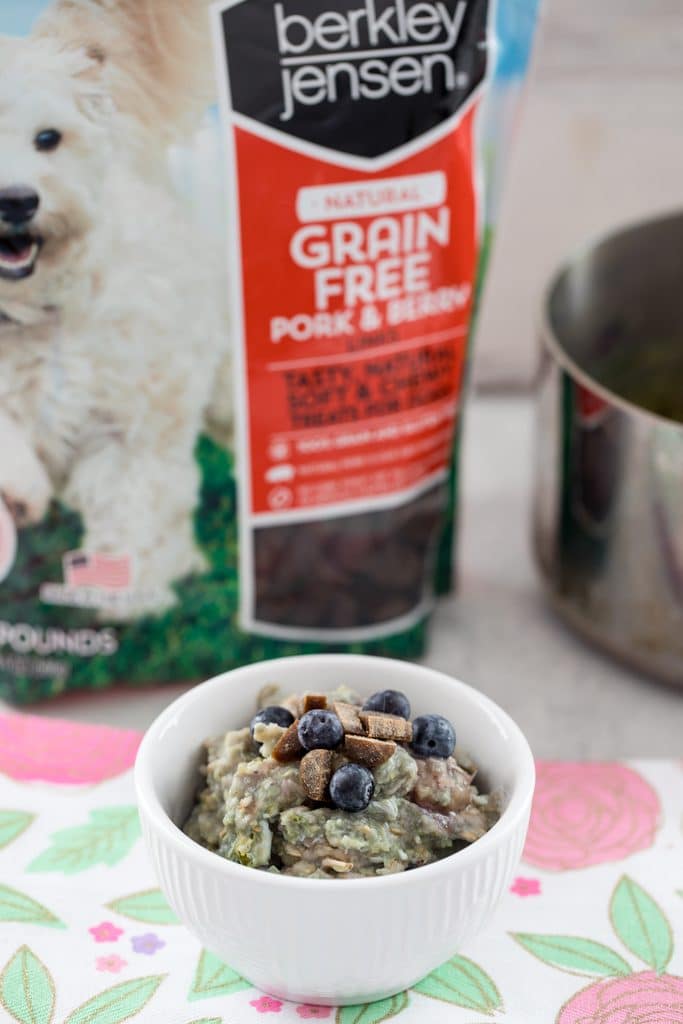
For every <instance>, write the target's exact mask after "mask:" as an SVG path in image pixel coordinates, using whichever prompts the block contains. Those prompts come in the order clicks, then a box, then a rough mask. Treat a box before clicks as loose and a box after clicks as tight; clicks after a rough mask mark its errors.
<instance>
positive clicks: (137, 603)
mask: <svg viewBox="0 0 683 1024" xmlns="http://www.w3.org/2000/svg"><path fill="white" fill-rule="evenodd" d="M205 7H206V2H205V0H57V2H56V3H55V4H54V5H53V6H52V7H51V8H49V10H48V11H47V13H46V14H45V15H44V17H43V19H42V20H41V21H40V22H39V23H38V26H37V27H36V29H35V30H34V32H33V34H32V35H31V36H30V37H29V38H28V39H26V40H16V39H9V38H4V37H3V38H0V154H1V159H0V492H1V493H2V495H3V497H4V499H5V501H6V503H7V505H8V507H9V508H10V509H11V510H12V511H13V514H14V516H15V518H16V519H17V521H18V523H19V525H26V524H31V523H37V522H39V521H40V520H41V518H42V517H43V515H44V514H45V512H46V509H47V507H48V504H49V502H50V500H51V499H52V498H53V497H58V498H59V499H60V500H61V501H62V502H64V503H65V504H66V505H67V506H69V507H70V508H72V509H74V510H76V511H77V512H79V513H80V516H81V518H82V521H83V529H84V536H83V540H82V544H81V546H82V548H83V549H84V550H85V551H87V552H96V553H101V554H107V553H110V554H116V555H125V556H128V557H129V558H130V561H131V565H132V567H133V572H134V593H133V596H132V600H131V601H130V602H129V604H128V606H127V607H126V610H125V612H122V613H120V614H121V615H122V617H135V616H137V615H140V614H144V613H146V612H160V611H162V610H163V609H164V608H166V607H169V606H170V605H171V604H172V603H173V601H174V593H173V590H172V586H171V585H172V583H173V582H174V581H176V580H178V579H181V578H182V577H183V576H185V575H187V574H189V573H192V572H200V571H202V570H203V569H204V568H205V565H204V559H203V556H202V554H201V553H200V551H199V549H198V547H197V545H196V542H195V537H194V528H193V513H194V511H195V508H196V505H197V501H198V490H199V470H198V467H197V464H196V461H195V457H194V450H195V446H196V442H197V438H198V436H199V433H200V431H201V429H202V426H203V423H204V421H205V418H206V417H207V416H208V415H210V414H214V415H217V416H219V418H222V420H223V421H225V419H226V417H227V416H228V415H229V411H228V410H226V409H223V408H221V409H219V408H218V403H216V402H213V401H212V399H213V396H214V394H216V393H217V386H216V385H217V381H219V380H220V381H221V382H222V384H221V391H223V394H222V395H221V396H220V397H221V398H222V399H224V400H225V399H227V398H228V396H227V389H226V387H225V380H226V375H227V371H226V366H227V330H226V324H225V320H224V318H223V314H222V311H221V309H220V308H219V307H220V306H221V294H220V293H221V288H220V271H221V267H219V266H217V265H216V260H215V259H214V256H213V253H212V252H211V251H210V247H209V246H208V245H207V244H206V243H205V242H204V241H203V239H202V237H200V232H199V230H198V228H197V226H196V225H195V224H194V223H193V221H192V219H191V217H190V215H189V212H188V210H187V208H186V206H185V205H184V204H183V202H182V201H181V200H180V199H179V198H178V197H177V196H176V193H175V192H174V189H173V187H172V186H171V183H170V179H169V176H168V171H167V166H168V161H167V153H168V146H169V145H170V144H171V143H172V142H174V141H176V140H178V139H182V138H183V134H184V132H185V131H186V130H188V128H189V127H191V126H192V124H193V123H194V124H196V119H197V117H198V116H199V114H200V112H201V111H202V109H204V108H205V107H206V106H207V104H208V102H210V98H211V92H212V87H211V83H210V77H209V81H203V80H202V79H203V76H204V74H205V72H206V71H207V69H209V75H210V65H211V59H210V49H209V41H208V38H206V37H205V36H208V18H207V14H206V11H205V9H204V8H205ZM216 282H218V286H217V285H216ZM136 594H137V595H138V597H137V598H136Z"/></svg>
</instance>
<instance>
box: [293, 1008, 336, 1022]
mask: <svg viewBox="0 0 683 1024" xmlns="http://www.w3.org/2000/svg"><path fill="white" fill-rule="evenodd" d="M296 1012H297V1013H298V1014H299V1016H300V1017H303V1019H304V1020H327V1018H328V1017H329V1016H330V1014H331V1013H332V1007H331V1006H309V1005H308V1004H306V1005H305V1006H297V1008H296Z"/></svg>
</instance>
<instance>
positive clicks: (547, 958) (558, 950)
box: [512, 932, 631, 978]
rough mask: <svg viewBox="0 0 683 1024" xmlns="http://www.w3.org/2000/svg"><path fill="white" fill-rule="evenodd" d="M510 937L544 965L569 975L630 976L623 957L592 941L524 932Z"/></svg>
mask: <svg viewBox="0 0 683 1024" xmlns="http://www.w3.org/2000/svg"><path fill="white" fill-rule="evenodd" d="M512 937H513V939H516V941H517V942H519V944H520V946H523V947H524V949H526V950H527V952H529V953H531V954H532V956H535V957H537V958H538V959H539V960H542V961H543V963H544V964H549V965H550V966H551V967H559V968H560V970H562V971H566V972H567V973H568V974H579V975H582V976H585V975H587V976H588V977H590V978H603V977H614V976H615V975H625V974H631V968H630V967H629V965H628V964H627V963H626V961H625V960H624V958H623V957H621V956H619V954H618V953H615V951H614V950H613V949H610V948H609V947H608V946H603V945H602V943H600V942H593V941H592V939H581V938H577V937H575V936H573V935H529V934H526V933H524V932H516V933H513V935H512Z"/></svg>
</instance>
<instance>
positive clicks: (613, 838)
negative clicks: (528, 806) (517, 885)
mask: <svg viewBox="0 0 683 1024" xmlns="http://www.w3.org/2000/svg"><path fill="white" fill-rule="evenodd" d="M659 816H660V807H659V800H658V798H657V794H656V793H655V791H654V789H653V788H652V786H650V784H649V783H648V782H646V781H645V779H643V778H642V777H641V776H640V775H638V774H637V773H636V772H634V771H633V769H631V768H628V767H627V766H626V765H624V764H608V763H592V764H591V763H589V762H576V763H571V762H564V763H559V762H553V761H541V762H539V763H538V765H537V781H536V794H535V796H534V805H533V811H532V814H531V825H530V826H529V834H528V836H527V842H526V847H525V849H524V859H525V861H526V862H527V863H528V864H533V865H534V866H535V867H538V868H545V869H546V870H547V871H571V870H574V869H576V868H586V867H590V865H592V864H604V863H605V862H608V861H619V860H623V858H624V857H628V856H629V855H630V854H632V853H637V852H638V851H639V850H647V849H648V848H649V847H650V846H652V844H653V842H654V839H655V834H656V832H657V827H658V824H659Z"/></svg>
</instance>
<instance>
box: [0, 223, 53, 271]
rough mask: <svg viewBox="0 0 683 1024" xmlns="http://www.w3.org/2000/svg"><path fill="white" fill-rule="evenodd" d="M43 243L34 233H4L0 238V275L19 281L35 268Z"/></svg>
mask: <svg viewBox="0 0 683 1024" xmlns="http://www.w3.org/2000/svg"><path fill="white" fill-rule="evenodd" d="M42 245H43V240H42V238H40V237H38V236H36V235H29V234H21V235H5V236H4V237H2V238H0V277H3V278H5V280H8V281H20V280H21V279H22V278H24V277H30V275H31V274H32V273H33V271H34V270H35V266H36V263H37V262H38V256H39V255H40V250H41V248H42Z"/></svg>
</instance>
